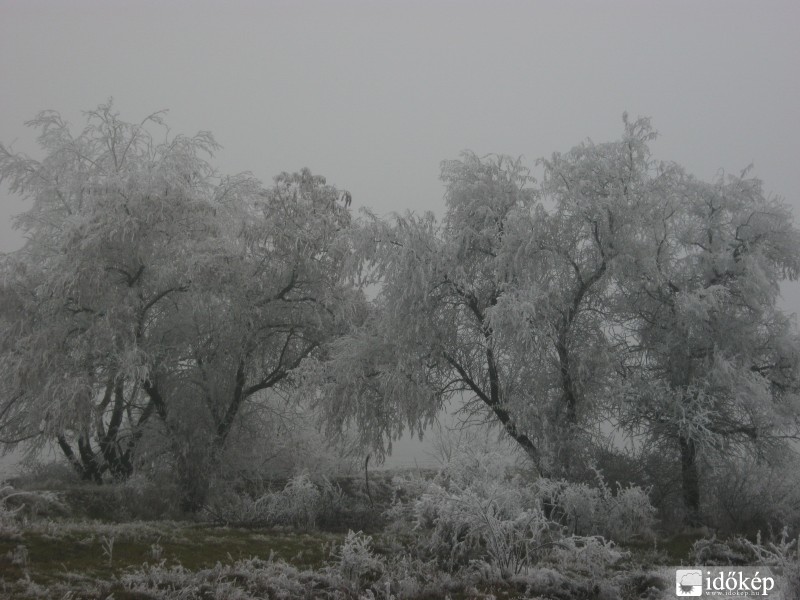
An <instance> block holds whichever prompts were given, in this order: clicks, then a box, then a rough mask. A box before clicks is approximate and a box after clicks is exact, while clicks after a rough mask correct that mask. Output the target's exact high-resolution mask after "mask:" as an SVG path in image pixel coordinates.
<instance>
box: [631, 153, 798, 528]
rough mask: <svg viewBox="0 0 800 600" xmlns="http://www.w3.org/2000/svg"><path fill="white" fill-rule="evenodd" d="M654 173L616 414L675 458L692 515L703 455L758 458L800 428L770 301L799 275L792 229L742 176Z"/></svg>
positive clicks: (788, 322)
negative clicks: (655, 191) (655, 183)
mask: <svg viewBox="0 0 800 600" xmlns="http://www.w3.org/2000/svg"><path fill="white" fill-rule="evenodd" d="M660 179H661V181H660V182H659V187H660V189H661V192H660V193H658V194H655V195H654V196H653V197H652V198H651V199H650V200H649V201H648V206H649V211H648V214H649V219H648V221H647V223H646V225H645V226H643V227H642V228H641V231H640V233H639V236H638V248H639V253H638V254H637V255H636V256H635V260H634V262H632V263H630V264H629V265H628V268H627V270H626V271H625V272H624V273H620V277H619V285H620V289H621V297H622V301H621V303H620V308H619V312H620V316H622V317H624V318H627V319H629V321H628V324H629V326H630V328H631V329H630V331H631V333H632V337H631V342H632V343H630V344H628V345H627V346H626V349H627V351H628V353H629V355H628V359H627V365H626V369H625V370H626V374H627V377H626V380H627V381H626V384H628V385H629V387H628V389H627V391H626V392H625V393H623V394H622V395H621V396H620V398H621V399H623V405H622V411H621V414H622V422H623V424H624V425H625V426H626V427H627V428H628V429H629V431H632V432H634V433H637V434H644V436H645V437H646V438H648V439H649V440H651V441H654V442H656V444H657V445H658V447H661V448H662V449H663V450H664V451H665V452H667V453H669V454H673V453H674V454H677V457H678V459H679V462H680V473H681V484H682V492H683V500H684V504H685V507H686V509H687V515H688V518H689V520H691V521H697V520H698V519H699V518H700V517H699V514H698V510H699V506H700V492H701V489H700V488H701V476H700V469H701V467H702V465H703V458H704V457H705V458H712V457H713V458H715V459H716V460H719V459H720V458H723V459H725V458H727V459H730V458H732V457H737V456H739V457H741V455H742V454H743V453H749V454H751V455H755V456H757V457H760V458H761V459H766V458H769V457H770V456H771V455H773V453H774V451H775V450H776V449H781V448H785V446H786V441H787V440H789V439H792V438H797V437H798V434H800V396H798V392H800V336H798V332H797V328H796V323H795V322H794V320H793V318H791V317H790V316H788V315H786V314H784V313H783V312H782V311H781V310H780V308H779V307H778V306H777V300H778V297H779V293H780V287H779V284H780V282H781V281H782V280H784V279H796V278H797V277H798V274H799V273H800V232H798V230H797V229H796V227H795V226H794V224H793V219H792V215H791V211H790V209H789V208H788V206H787V205H786V204H785V203H784V202H782V201H781V200H779V199H776V198H771V197H768V196H766V195H765V194H764V192H763V187H762V183H761V181H760V180H758V179H755V178H750V177H748V176H747V173H746V172H744V173H742V174H741V175H740V176H738V177H720V178H719V179H718V180H717V181H715V182H713V183H706V182H702V181H698V180H696V179H694V178H692V177H690V176H687V175H686V174H685V173H684V172H683V171H682V170H681V169H680V168H678V167H676V166H674V165H670V166H668V167H664V168H662V170H661V173H660Z"/></svg>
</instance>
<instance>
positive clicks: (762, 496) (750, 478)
mask: <svg viewBox="0 0 800 600" xmlns="http://www.w3.org/2000/svg"><path fill="white" fill-rule="evenodd" d="M706 481H707V482H708V485H709V493H707V494H704V499H705V506H704V509H705V511H706V513H708V514H709V515H710V518H711V519H712V524H713V525H714V526H715V527H717V528H719V529H722V530H723V531H727V532H736V533H748V534H751V535H752V534H754V533H755V532H756V531H757V530H759V529H762V530H767V529H769V528H772V529H773V530H775V531H777V530H780V528H781V527H782V526H783V525H784V524H788V525H790V526H791V527H795V528H800V468H798V466H797V464H795V463H794V461H791V460H785V461H784V462H783V463H781V462H779V463H778V464H777V465H769V464H763V463H758V462H756V461H754V460H741V461H735V462H730V463H727V464H722V465H714V468H713V469H709V475H708V476H707V478H706Z"/></svg>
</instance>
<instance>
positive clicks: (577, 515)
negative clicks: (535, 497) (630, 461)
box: [535, 473, 656, 542]
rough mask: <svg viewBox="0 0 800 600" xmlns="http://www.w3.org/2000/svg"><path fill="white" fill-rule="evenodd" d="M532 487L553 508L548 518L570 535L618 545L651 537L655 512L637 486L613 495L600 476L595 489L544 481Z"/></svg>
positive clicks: (644, 493) (585, 485) (619, 489)
mask: <svg viewBox="0 0 800 600" xmlns="http://www.w3.org/2000/svg"><path fill="white" fill-rule="evenodd" d="M535 485H536V487H537V488H538V494H539V495H540V496H541V497H542V498H544V499H546V502H547V503H549V504H550V505H552V509H551V513H550V517H551V518H552V519H554V520H557V521H558V522H560V523H562V524H564V525H566V526H567V528H568V530H569V531H571V532H572V533H575V534H577V535H593V534H599V535H603V536H606V537H609V538H610V539H613V540H616V541H619V542H627V541H630V540H632V539H634V538H642V537H646V538H650V537H652V536H653V527H654V525H655V517H656V509H655V508H654V507H653V505H652V504H651V503H650V499H649V498H648V495H647V492H646V491H645V490H643V489H642V488H640V487H638V486H633V485H631V486H628V487H622V486H618V487H617V490H616V493H614V492H613V491H612V489H611V487H610V486H609V485H608V484H607V483H606V482H605V480H604V479H603V477H602V475H600V474H599V473H598V476H597V485H595V486H591V485H589V484H587V483H569V482H566V481H551V480H547V479H541V480H538V481H537V482H536V484H535Z"/></svg>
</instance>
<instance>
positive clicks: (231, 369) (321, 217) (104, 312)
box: [0, 102, 364, 510]
mask: <svg viewBox="0 0 800 600" xmlns="http://www.w3.org/2000/svg"><path fill="white" fill-rule="evenodd" d="M29 125H31V126H33V127H36V128H37V129H38V130H39V132H40V135H39V138H38V141H39V144H40V146H41V149H42V151H43V153H44V157H43V158H42V159H41V160H34V159H32V158H29V157H27V156H24V155H20V154H15V153H13V152H11V151H10V149H9V148H7V147H6V146H4V145H2V144H0V180H3V181H4V182H5V183H7V184H8V186H9V188H10V190H11V192H12V193H16V194H19V195H20V196H22V197H23V198H26V199H28V200H29V201H30V203H31V208H30V209H29V210H28V211H27V212H25V213H23V214H22V215H20V216H19V217H18V218H17V220H16V224H17V225H18V226H19V227H20V228H21V229H22V230H23V232H24V233H25V234H26V238H27V240H28V242H27V244H26V245H25V247H24V248H22V249H20V250H19V251H17V252H13V253H10V254H7V255H4V256H3V257H2V259H1V260H0V369H1V370H2V372H3V374H4V375H3V378H2V380H1V381H0V409H2V410H0V429H1V430H2V431H3V434H4V435H3V439H4V440H7V441H8V443H9V444H10V445H14V444H15V443H16V442H17V441H22V440H28V441H29V443H30V444H34V445H38V446H39V447H40V446H42V445H43V444H46V443H57V444H58V447H59V448H60V449H61V451H62V452H63V453H64V455H65V457H66V458H67V460H68V461H69V463H70V464H71V465H72V466H73V467H74V468H75V469H76V471H77V472H79V473H80V475H81V476H82V477H83V478H84V479H87V480H91V481H94V482H98V483H100V482H108V481H112V480H113V481H117V480H121V479H126V478H128V477H130V476H131V475H132V474H133V473H134V471H136V470H137V469H138V470H140V471H141V470H146V469H147V468H148V467H149V466H151V465H153V464H156V465H158V466H159V467H162V466H165V465H166V466H167V467H168V468H169V469H171V471H172V473H173V476H174V477H175V476H176V477H175V478H176V479H177V480H178V482H179V484H180V485H181V487H182V492H183V494H182V498H181V504H182V506H183V508H185V509H186V510H197V509H198V508H199V507H200V506H201V505H202V504H203V502H204V501H205V499H206V496H207V494H208V493H209V490H210V488H211V487H212V482H211V481H210V480H211V479H212V478H213V475H214V472H215V471H216V470H225V469H226V467H230V466H231V464H232V463H235V462H236V461H235V460H233V459H234V458H235V457H236V455H237V454H239V455H241V454H242V448H248V447H252V446H254V445H255V444H252V443H251V442H252V441H253V440H263V439H267V440H279V439H281V436H280V433H281V427H279V426H277V425H276V422H277V421H279V420H280V419H281V418H282V417H283V415H281V414H279V412H280V411H278V410H276V407H278V406H279V405H280V404H281V402H279V401H278V400H280V401H282V402H283V403H284V404H285V402H286V399H287V396H286V394H287V390H289V389H291V388H292V387H293V381H292V380H293V376H292V372H293V371H294V370H295V369H296V368H297V367H298V366H299V365H300V363H301V362H302V361H303V360H304V359H306V358H308V357H310V356H312V355H315V354H318V353H321V352H323V348H324V347H325V346H326V345H327V343H328V342H330V341H331V340H332V339H335V338H336V337H337V336H338V335H339V334H340V333H341V332H342V331H346V330H347V328H348V326H349V323H351V322H352V321H358V316H359V315H360V314H361V312H362V311H363V308H364V298H363V294H361V292H360V291H359V290H358V289H357V286H356V285H354V282H353V278H352V277H350V276H349V266H348V265H349V262H350V251H349V250H350V244H349V241H348V240H349V232H350V225H351V219H350V212H349V210H348V209H347V207H346V206H343V203H342V202H341V201H340V196H341V192H340V191H339V190H337V189H336V188H334V187H333V186H331V185H329V184H327V182H326V180H325V178H323V177H321V176H318V175H314V174H312V173H311V172H310V171H309V170H308V169H304V170H302V171H301V172H299V173H281V174H280V175H278V176H277V177H276V178H275V181H274V183H273V185H272V186H268V187H267V186H264V185H263V184H262V183H261V182H259V181H257V180H256V179H254V178H253V177H252V176H251V175H249V174H247V173H244V174H239V175H233V176H220V175H219V174H218V173H217V171H216V170H215V169H214V167H213V165H212V164H211V162H210V161H211V156H212V155H213V153H214V152H215V151H216V150H217V149H218V148H219V146H218V145H217V143H216V142H215V140H214V138H213V137H212V136H211V134H210V133H208V132H200V133H198V134H197V135H195V136H185V135H173V134H172V133H171V132H170V131H169V128H168V127H167V126H166V123H165V121H164V114H163V113H156V114H153V115H150V116H149V117H147V118H146V119H144V120H143V121H141V122H139V123H129V122H125V121H123V120H122V119H121V118H120V116H119V114H118V113H116V112H115V111H114V108H113V106H112V104H111V102H109V103H107V104H103V105H101V106H99V107H97V109H95V110H93V111H90V112H88V113H86V125H85V127H84V128H83V129H82V130H81V131H80V132H77V133H75V132H73V130H72V128H71V127H70V125H69V123H67V122H66V121H65V120H64V119H63V118H62V117H61V116H60V115H59V114H58V113H55V112H52V111H46V112H43V113H41V114H40V115H39V116H38V117H37V118H36V119H34V120H33V121H31V122H30V123H29ZM260 445H261V447H262V448H264V446H265V445H264V444H260ZM266 449H267V450H269V451H270V452H273V453H274V452H276V451H277V450H280V448H275V447H273V448H266ZM228 470H229V471H234V469H230V468H229V469H228Z"/></svg>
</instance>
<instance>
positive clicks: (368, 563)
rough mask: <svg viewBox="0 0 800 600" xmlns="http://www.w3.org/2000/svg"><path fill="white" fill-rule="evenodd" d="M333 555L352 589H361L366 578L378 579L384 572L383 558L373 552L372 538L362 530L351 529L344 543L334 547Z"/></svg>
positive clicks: (340, 571) (339, 569)
mask: <svg viewBox="0 0 800 600" xmlns="http://www.w3.org/2000/svg"><path fill="white" fill-rule="evenodd" d="M333 556H334V557H335V558H336V567H337V569H338V571H339V573H340V574H341V575H342V577H344V579H345V580H346V581H347V583H348V584H349V587H350V589H351V590H358V589H360V588H361V587H362V583H363V582H364V581H365V580H367V579H370V580H374V579H377V577H378V576H379V575H380V574H381V573H382V572H383V566H384V563H383V559H381V558H379V557H377V556H375V554H374V553H373V551H372V538H371V537H370V536H367V535H364V534H363V533H362V532H360V531H359V532H358V533H353V531H352V530H351V531H349V532H348V533H347V537H346V538H345V539H344V542H343V543H342V545H341V546H338V547H336V548H335V549H334V551H333Z"/></svg>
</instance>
